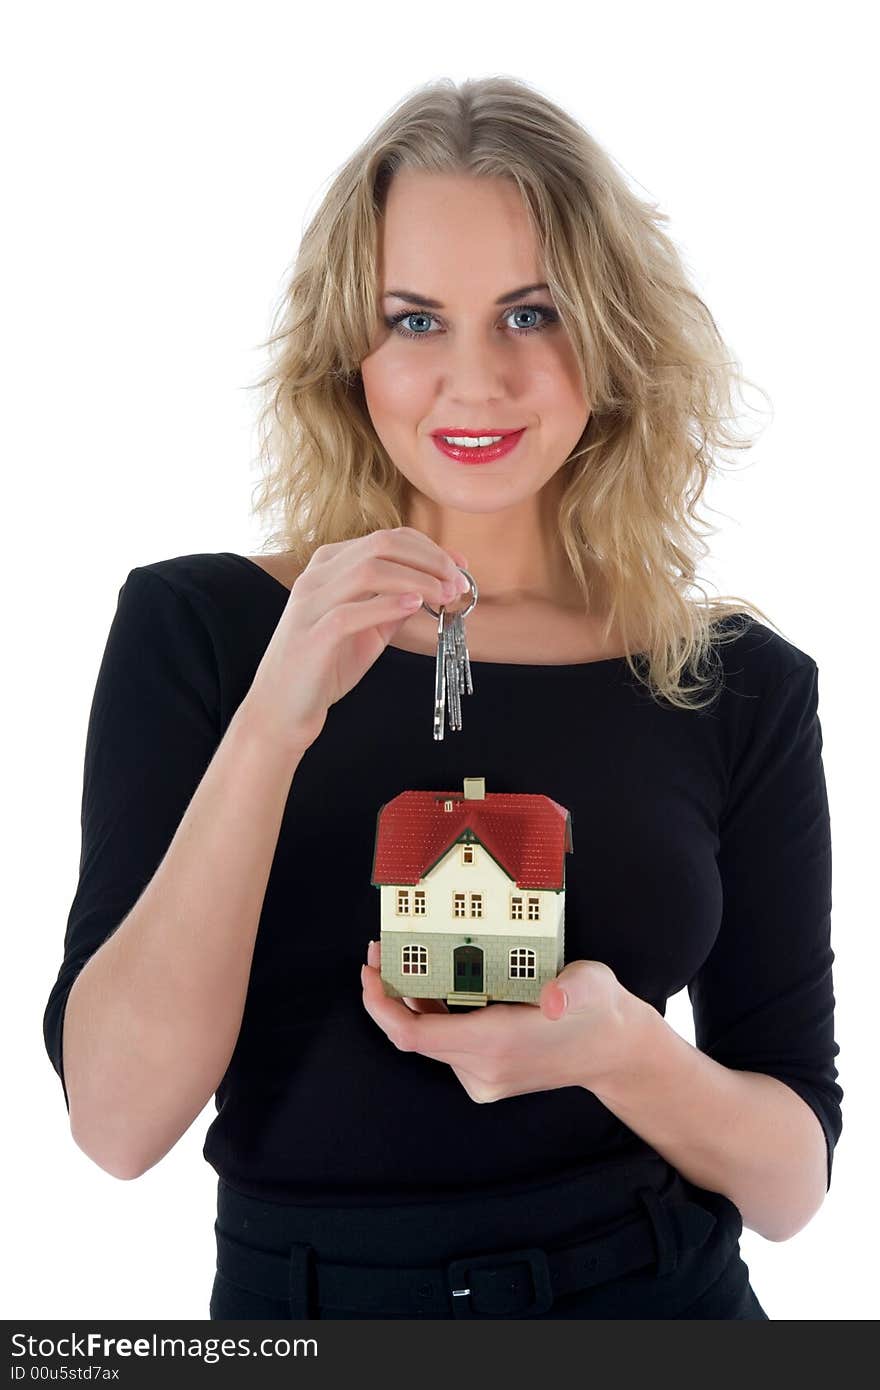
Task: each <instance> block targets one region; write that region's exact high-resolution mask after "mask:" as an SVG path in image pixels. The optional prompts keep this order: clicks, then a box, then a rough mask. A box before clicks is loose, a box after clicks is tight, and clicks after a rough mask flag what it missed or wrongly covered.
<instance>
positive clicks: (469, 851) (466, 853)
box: [461, 845, 477, 864]
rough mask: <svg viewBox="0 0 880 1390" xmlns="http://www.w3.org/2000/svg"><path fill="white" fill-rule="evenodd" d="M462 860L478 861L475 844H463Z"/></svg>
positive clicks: (472, 862)
mask: <svg viewBox="0 0 880 1390" xmlns="http://www.w3.org/2000/svg"><path fill="white" fill-rule="evenodd" d="M461 862H462V864H475V863H476V862H477V859H476V854H475V853H474V846H473V845H462V847H461Z"/></svg>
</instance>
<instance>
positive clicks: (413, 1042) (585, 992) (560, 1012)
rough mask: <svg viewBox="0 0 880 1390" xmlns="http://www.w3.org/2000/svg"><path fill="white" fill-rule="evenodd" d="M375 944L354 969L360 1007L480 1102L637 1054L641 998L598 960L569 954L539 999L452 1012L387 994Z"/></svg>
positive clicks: (577, 1077)
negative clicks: (358, 973)
mask: <svg viewBox="0 0 880 1390" xmlns="http://www.w3.org/2000/svg"><path fill="white" fill-rule="evenodd" d="M380 950H381V946H380V943H379V942H378V941H372V942H370V946H369V950H368V952H367V962H368V963H367V965H365V966H363V967H362V969H361V984H362V988H363V1001H364V1007H365V1009H366V1010H367V1013H368V1014H369V1015H370V1017H371V1018H372V1019H373V1020H374V1021H375V1022H376V1023H377V1024H378V1025H379V1027H380V1028H381V1029H382V1030H383V1032H384V1033H386V1034H387V1036H388V1037H389V1038H390V1040H391V1042H393V1043H394V1046H395V1047H396V1048H398V1049H399V1050H400V1051H401V1052H420V1053H421V1054H422V1056H423V1057H432V1058H433V1059H434V1060H435V1061H437V1062H446V1063H448V1065H449V1066H450V1067H451V1068H452V1070H453V1071H454V1072H455V1075H456V1076H457V1077H458V1079H459V1081H460V1082H461V1084H462V1086H463V1087H464V1089H465V1090H466V1091H467V1093H468V1095H469V1096H470V1098H471V1100H474V1101H477V1102H478V1103H479V1104H485V1103H486V1102H488V1101H493V1100H503V1099H504V1098H505V1097H506V1096H521V1095H526V1094H528V1093H529V1092H530V1091H552V1090H555V1089H557V1088H558V1087H560V1086H584V1087H586V1088H587V1089H590V1088H591V1085H598V1084H600V1083H601V1082H602V1081H603V1080H607V1079H608V1077H609V1076H612V1075H613V1074H614V1073H615V1072H617V1071H618V1070H620V1069H621V1068H625V1067H626V1066H628V1065H629V1063H630V1059H631V1058H632V1057H633V1056H634V1055H635V1049H636V1048H637V1047H638V1036H637V1033H638V1027H637V1023H636V1021H635V1020H637V1019H638V1018H639V1017H641V1013H642V1010H643V1009H644V1007H645V1006H644V1004H643V1001H642V1000H640V999H637V998H636V996H634V995H632V994H631V993H630V992H629V991H628V990H627V989H625V988H624V987H623V985H621V984H620V982H619V980H618V979H617V976H616V975H615V974H614V971H613V970H611V969H610V967H609V966H607V965H605V964H603V962H602V961H598V960H575V961H570V962H569V964H568V965H566V966H565V968H564V969H563V970H561V971H560V973H559V974H558V975H557V976H556V978H555V979H553V980H548V981H546V982H545V984H544V985H543V987H542V989H541V994H540V998H539V1003H538V1005H537V1006H536V1005H534V1004H491V1005H487V1006H486V1007H485V1008H483V1009H473V1010H471V1011H470V1012H469V1013H465V1014H460V1015H457V1016H456V1015H453V1014H451V1013H450V1012H449V1010H448V1009H447V1007H446V1005H445V1004H444V1003H443V1001H442V1000H438V999H395V998H389V997H388V996H387V995H386V993H385V988H384V986H383V984H382V979H381V975H380V971H379V966H380V961H381V956H380ZM633 1006H637V1007H633ZM441 1015H445V1017H442V1016H441Z"/></svg>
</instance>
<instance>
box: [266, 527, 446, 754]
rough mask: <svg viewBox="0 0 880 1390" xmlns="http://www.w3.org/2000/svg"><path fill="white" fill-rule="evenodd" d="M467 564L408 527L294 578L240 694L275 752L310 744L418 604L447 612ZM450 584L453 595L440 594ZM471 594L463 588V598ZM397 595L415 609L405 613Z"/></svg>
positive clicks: (366, 539) (323, 552)
mask: <svg viewBox="0 0 880 1390" xmlns="http://www.w3.org/2000/svg"><path fill="white" fill-rule="evenodd" d="M459 566H462V567H464V568H466V567H467V560H466V558H465V556H464V555H462V553H461V552H460V551H457V550H451V549H450V550H444V549H443V548H442V546H439V545H437V544H436V543H435V542H434V541H432V540H431V539H430V537H429V536H426V535H425V534H424V532H422V531H417V530H414V529H413V528H412V527H410V526H399V527H396V528H394V529H392V530H382V531H373V532H371V534H370V535H368V536H358V537H356V538H355V539H354V540H348V541H337V542H335V543H334V544H331V545H322V546H320V547H319V548H318V549H317V550H316V551H315V553H314V555H313V556H312V558H311V560H310V561H309V563H308V565H307V566H306V568H305V569H304V570H303V571H302V573H301V574H300V575H299V576H298V577H297V579H296V581H295V583H294V585H293V587H292V589H291V591H290V597H289V599H288V601H287V604H286V606H285V609H284V612H283V613H282V615H281V618H280V620H279V622H278V626H277V627H276V629H275V631H274V633H273V635H272V639H271V641H270V642H269V645H268V646H267V648H266V651H265V653H264V654H263V658H262V660H261V662H260V664H259V666H258V668H257V672H256V675H255V676H254V680H253V683H252V685H251V688H250V690H249V692H248V694H247V696H246V701H247V706H248V709H249V711H252V712H253V714H254V718H255V719H256V721H257V724H258V727H259V728H260V730H261V733H263V734H265V735H266V736H267V737H270V738H272V739H273V740H274V741H276V742H277V743H278V744H279V746H280V747H282V748H284V749H290V750H295V751H299V752H300V753H301V752H302V751H304V749H305V748H307V747H309V746H310V745H311V744H312V743H314V741H315V739H316V738H317V737H318V735H319V734H320V732H321V730H322V729H323V727H324V724H325V722H326V719H327V712H328V710H329V708H330V706H331V705H332V704H334V703H335V702H336V701H337V700H340V699H341V698H342V696H343V695H346V694H347V693H348V691H349V690H351V689H352V687H353V686H355V685H356V684H357V682H358V681H359V680H360V679H361V677H362V676H363V675H364V674H365V672H366V671H368V670H369V668H370V667H371V666H372V665H373V663H374V661H375V660H376V659H377V657H378V656H379V655H380V653H381V652H382V651H384V649H385V647H386V646H387V645H388V643H389V641H390V640H391V638H392V637H393V636H394V634H395V632H396V631H397V629H398V628H399V627H400V625H401V623H403V622H405V621H406V619H407V618H409V617H411V616H412V614H413V613H415V612H417V611H418V608H419V606H420V604H421V602H422V600H424V601H425V602H426V603H428V604H430V605H431V607H432V608H435V609H439V608H440V606H441V605H446V607H454V606H455V605H456V603H457V601H458V599H459V598H460V597H461V594H462V591H461V590H460V589H459V588H458V581H459V580H461V579H463V576H462V574H461V569H460V568H459ZM450 580H451V581H452V583H453V584H454V585H455V586H456V587H455V589H454V590H453V589H451V588H444V583H445V582H447V581H450ZM469 588H470V586H469V585H468V584H467V582H466V581H465V589H464V591H463V592H464V593H467V592H468V590H469ZM405 595H416V596H417V599H418V602H416V603H414V604H413V605H412V606H410V607H404V606H403V604H402V602H401V601H402V599H403V598H404V596H405Z"/></svg>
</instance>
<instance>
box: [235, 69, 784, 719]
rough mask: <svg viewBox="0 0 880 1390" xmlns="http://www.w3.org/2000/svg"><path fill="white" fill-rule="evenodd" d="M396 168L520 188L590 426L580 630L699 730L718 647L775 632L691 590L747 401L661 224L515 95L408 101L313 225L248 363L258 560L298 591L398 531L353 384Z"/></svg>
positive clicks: (396, 498) (495, 89) (584, 146)
mask: <svg viewBox="0 0 880 1390" xmlns="http://www.w3.org/2000/svg"><path fill="white" fill-rule="evenodd" d="M402 168H408V169H418V170H422V171H426V172H438V173H455V174H470V175H477V176H486V177H490V178H497V177H503V178H507V179H513V180H514V181H515V182H516V185H517V187H518V188H519V190H520V193H521V195H522V198H523V200H524V203H525V207H526V209H527V212H528V215H529V218H530V222H531V225H532V227H533V229H534V234H535V238H536V243H537V246H538V248H539V252H540V254H541V268H542V278H544V279H545V280H546V281H547V283H548V285H549V286H550V291H551V294H552V298H553V302H554V305H555V307H556V308H557V310H558V311H559V314H560V318H561V320H562V322H563V323H564V324H565V327H566V329H567V331H568V334H569V336H570V339H571V342H572V344H573V346H574V350H575V353H576V354H577V359H578V361H579V363H580V368H581V372H582V374H583V384H584V391H585V395H586V399H587V400H588V401H589V402H590V403H591V404H592V413H591V415H590V418H589V421H588V423H587V426H586V428H585V430H584V432H583V434H582V436H581V438H580V440H579V441H578V444H577V445H576V447H575V449H574V450H573V451H572V453H571V454H570V455H569V457H568V459H567V460H565V461H564V462H563V464H562V467H563V468H564V469H565V478H564V483H565V486H564V490H563V494H562V499H561V502H560V512H559V534H560V537H561V539H562V543H563V545H564V547H565V551H566V554H567V556H568V559H569V563H570V565H571V568H572V571H573V573H574V574H575V576H576V578H577V582H578V585H579V587H580V589H581V591H582V593H583V596H584V604H585V609H586V610H588V611H595V612H598V613H601V614H602V615H603V617H604V620H605V626H604V634H605V640H606V641H607V639H608V637H609V636H610V634H611V632H612V631H613V630H614V629H615V624H616V625H617V631H618V632H619V633H620V636H621V637H622V638H623V641H624V645H625V650H626V651H627V653H628V655H627V662H628V665H629V668H630V670H631V671H632V672H633V674H634V675H635V676H636V677H637V678H638V679H640V680H642V681H643V683H644V684H645V685H646V686H647V687H648V689H649V690H650V691H651V693H652V695H653V696H654V697H655V698H656V697H659V698H662V699H666V700H667V701H669V702H670V703H671V704H673V705H677V706H678V707H680V708H684V709H697V708H702V707H703V706H705V705H707V704H709V703H710V702H711V700H712V699H713V698H714V695H715V693H716V689H717V688H719V687H720V678H721V676H722V666H721V662H720V661H719V660H718V656H717V653H716V650H715V649H716V647H717V645H718V644H719V643H720V642H726V641H732V640H733V639H734V638H736V637H737V636H739V635H740V634H741V633H742V632H743V631H744V630H745V628H746V627H747V626H749V625H750V624H751V622H752V620H753V619H755V618H757V619H759V620H764V621H765V622H768V623H769V622H770V619H769V618H767V616H766V614H764V613H763V611H762V610H761V609H759V608H757V607H756V606H755V605H753V604H750V603H748V602H746V601H744V600H742V599H739V598H737V597H735V596H734V597H728V598H713V597H711V596H708V595H707V594H706V591H705V589H704V588H703V587H702V585H700V584H699V583H698V582H697V581H696V577H695V576H696V563H697V561H698V560H700V559H702V558H703V557H704V556H705V555H706V553H707V552H708V546H706V544H705V543H704V541H703V539H702V536H703V535H706V534H712V533H714V532H715V531H717V530H718V528H717V527H715V526H708V527H706V529H705V530H703V532H702V533H701V531H700V526H699V522H700V518H699V517H698V513H697V504H698V502H699V501H700V498H701V496H702V493H703V491H704V488H705V486H706V484H707V482H708V479H709V477H710V475H711V474H712V472H713V471H717V470H718V469H719V466H720V465H719V455H720V451H721V450H722V449H724V448H733V449H737V450H741V449H747V448H750V447H751V444H752V442H753V440H752V439H749V438H747V437H743V436H740V435H737V434H735V433H734V432H733V431H732V430H729V429H728V424H729V423H730V421H731V420H732V419H733V418H734V417H733V414H732V410H731V397H732V391H733V388H734V386H739V385H740V384H741V383H742V382H743V381H746V380H748V379H747V378H744V377H743V376H742V375H741V373H740V371H739V369H738V364H737V363H736V362H735V361H734V360H732V359H731V354H730V352H729V350H728V349H727V347H726V346H725V344H724V342H723V341H722V339H721V335H720V333H719V330H718V328H717V325H716V323H715V320H714V319H713V317H712V315H711V313H710V312H709V310H708V308H707V307H706V305H705V304H704V303H703V301H702V299H701V298H700V297H699V295H698V294H697V293H696V292H695V290H694V288H693V287H692V285H691V284H690V283H689V281H688V277H687V274H686V272H685V269H684V267H683V264H682V260H681V258H680V256H679V253H678V251H677V249H676V247H675V246H674V244H673V242H672V241H671V239H670V238H669V236H667V234H666V233H665V232H664V230H663V227H664V225H665V224H666V223H668V221H669V219H668V217H667V216H666V215H665V214H663V213H661V212H659V211H658V209H657V207H656V205H652V204H648V203H646V202H644V201H642V200H641V199H640V198H639V197H637V196H636V194H635V193H633V192H632V191H631V189H630V188H629V186H628V184H627V182H626V181H625V178H624V177H623V175H622V173H621V172H619V171H618V169H617V167H616V166H615V165H614V163H613V162H612V160H611V158H610V157H609V156H608V155H607V154H606V153H605V152H604V151H603V150H602V149H601V148H600V147H599V145H598V144H597V143H596V142H595V141H594V140H593V139H592V137H591V136H590V135H589V134H588V133H587V132H586V131H585V130H584V129H583V128H582V127H581V126H580V125H578V124H577V123H576V122H575V121H574V120H573V118H572V117H570V116H569V115H567V114H566V113H565V111H563V110H562V109H561V108H560V107H558V106H556V105H555V104H554V103H553V102H552V101H550V100H548V98H547V97H545V96H544V95H542V94H540V93H539V92H537V91H536V90H534V89H533V88H532V87H530V86H529V85H527V84H526V83H524V82H521V81H518V80H516V79H514V78H509V77H498V76H495V77H487V78H482V79H470V80H467V81H465V82H462V83H460V84H458V85H457V84H456V83H454V82H453V81H452V80H451V79H442V80H440V81H436V82H432V83H430V84H428V85H427V86H422V87H419V88H418V89H416V90H415V91H413V92H412V93H411V94H410V95H408V96H406V97H405V98H404V99H403V100H402V101H401V102H400V103H399V104H398V105H397V106H396V107H395V108H394V109H393V110H392V111H391V113H390V114H389V115H388V116H387V117H386V118H385V119H384V120H383V121H382V122H381V123H380V125H379V126H378V127H377V128H376V129H374V131H373V132H372V133H371V134H370V135H369V136H368V137H367V139H366V140H365V141H364V142H363V143H362V144H361V146H360V147H359V148H358V149H356V150H355V151H354V153H353V154H352V155H351V157H350V158H349V159H348V160H347V161H346V162H345V163H344V164H343V165H342V167H341V168H340V169H339V171H338V173H337V174H336V176H335V178H333V180H332V182H331V184H330V187H329V189H328V191H327V192H326V194H325V196H324V198H323V200H322V202H321V204H320V206H319V208H318V211H317V212H316V213H315V214H314V216H313V217H312V218H311V220H310V222H309V224H308V226H307V228H306V230H305V232H304V234H303V236H302V239H301V243H300V246H299V248H298V253H297V255H296V259H295V262H294V264H293V268H292V271H291V272H290V273H289V277H288V279H287V283H286V286H285V289H284V292H283V295H282V298H281V300H280V303H279V305H278V308H277V310H276V313H275V316H274V319H273V325H272V327H273V332H272V335H271V336H270V338H269V339H268V340H267V341H266V342H264V343H263V344H261V345H260V346H261V348H263V349H268V350H269V353H270V362H271V366H270V370H269V371H268V372H267V373H266V374H265V375H264V376H262V377H261V378H260V379H259V380H258V381H257V382H256V383H254V386H255V387H256V388H258V389H260V390H262V392H263V404H262V408H261V410H260V413H259V419H258V434H259V463H260V466H261V470H262V479H261V482H260V483H259V484H258V486H257V488H256V490H255V493H256V495H255V497H254V498H253V499H252V514H253V515H256V516H257V517H258V518H260V519H261V521H263V522H264V525H265V522H266V521H268V522H269V524H270V525H274V529H273V530H271V532H270V533H269V535H268V537H267V539H266V541H265V546H264V552H268V551H269V550H277V549H278V548H279V547H280V548H281V549H282V550H283V551H285V552H287V553H289V554H291V555H292V556H293V557H294V562H295V563H296V565H297V567H298V569H299V570H301V569H304V568H305V566H306V565H307V564H308V562H309V560H310V558H311V556H312V555H313V554H314V552H315V550H316V549H317V548H318V547H319V546H320V545H324V544H326V543H329V542H332V541H340V540H348V539H353V538H355V537H358V536H363V535H367V534H369V533H370V532H372V531H376V530H379V529H381V528H393V527H397V526H402V525H405V524H406V521H405V515H404V507H405V488H406V480H405V479H404V477H403V475H402V474H401V473H400V470H399V469H398V468H397V467H396V466H395V465H394V463H393V462H392V460H391V459H390V458H389V456H388V454H387V452H386V451H385V449H384V448H383V446H382V444H381V442H380V440H379V438H378V436H377V434H376V432H375V430H374V428H373V425H372V422H371V419H370V415H369V412H368V410H367V405H366V401H365V397H364V392H363V385H362V382H361V379H360V369H359V368H360V363H361V362H362V361H363V359H364V358H365V357H366V356H367V355H368V354H369V352H370V350H371V342H372V341H373V340H374V335H375V330H376V323H377V320H378V318H379V315H380V300H379V286H378V284H377V258H378V246H379V242H378V237H379V228H380V219H381V217H382V213H383V209H384V205H385V197H386V194H387V191H388V187H389V184H390V181H391V179H392V178H393V177H394V174H395V173H396V171H397V170H399V169H402ZM750 384H751V383H750ZM251 389H253V388H251ZM762 394H766V393H762ZM692 588H696V589H698V590H699V592H700V593H701V594H702V599H698V598H695V597H694V595H693V593H692V592H690V590H691V589H692ZM713 674H714V676H715V677H716V680H715V687H716V688H715V689H711V690H709V694H708V696H706V691H707V689H709V687H710V685H711V684H712V679H713Z"/></svg>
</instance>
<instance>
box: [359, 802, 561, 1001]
mask: <svg viewBox="0 0 880 1390" xmlns="http://www.w3.org/2000/svg"><path fill="white" fill-rule="evenodd" d="M463 786H464V790H463V791H461V792H454V791H407V792H401V793H400V795H399V796H396V797H394V799H393V801H388V802H386V803H385V805H384V806H382V807H381V808H380V810H379V814H378V817H377V822H376V845H375V852H374V855H373V874H372V878H371V882H372V883H373V884H374V885H375V887H377V888H378V889H379V901H380V912H381V930H380V940H381V943H382V972H381V973H382V980H383V982H384V985H385V993H386V994H388V995H391V996H392V997H396V998H400V997H402V996H408V997H409V998H412V999H416V998H421V999H443V1000H445V1001H446V1003H447V1004H459V1005H462V1004H466V1005H479V1004H489V1003H492V1002H493V1001H501V1000H504V1001H507V1002H510V1003H526V1004H536V1003H537V1002H538V997H539V995H540V992H541V986H542V985H543V984H544V982H545V980H552V979H555V977H556V976H557V975H558V974H559V972H560V970H561V969H562V967H563V965H564V964H565V960H564V953H565V942H564V922H565V856H566V854H569V853H571V852H572V838H571V814H570V812H569V811H567V810H566V808H565V807H564V806H560V805H559V803H558V802H556V801H553V800H552V799H551V798H550V797H549V796H542V795H538V794H533V793H511V792H494V793H493V792H489V793H488V794H487V792H486V784H485V778H483V777H465V778H464V783H463Z"/></svg>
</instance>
